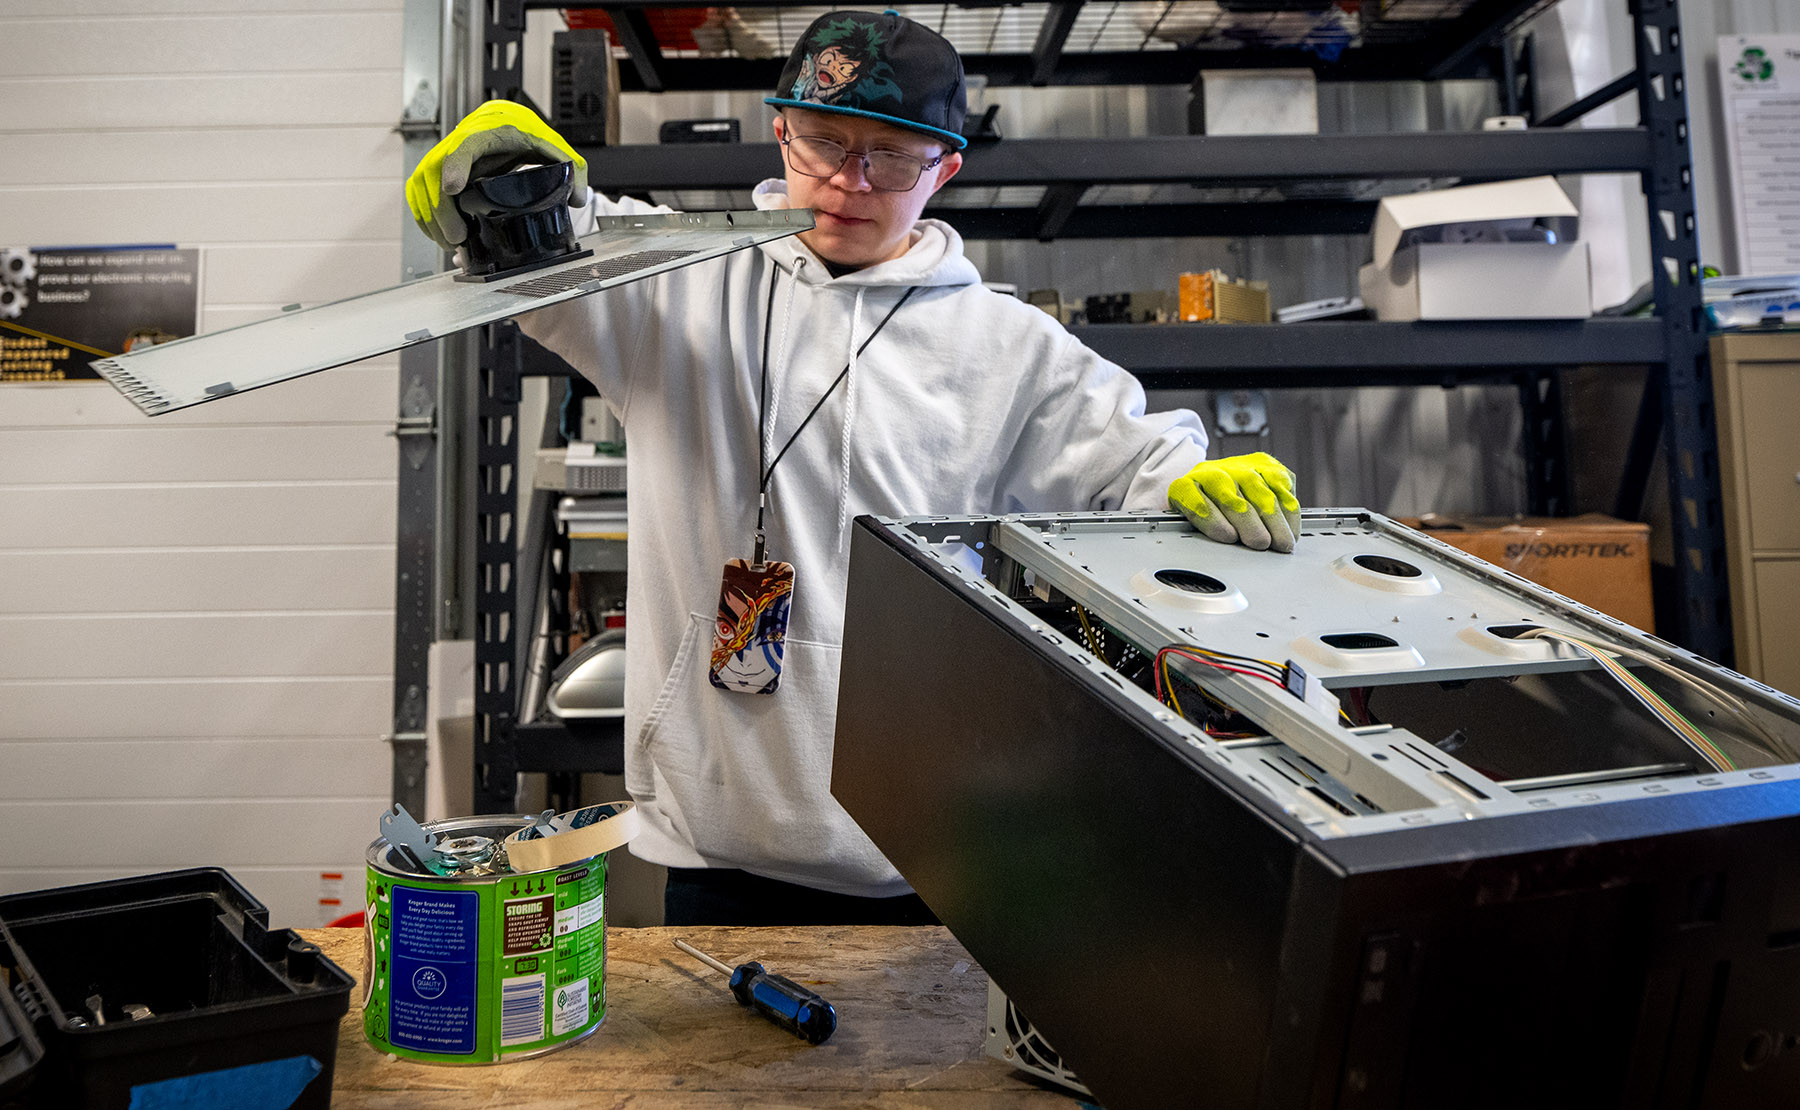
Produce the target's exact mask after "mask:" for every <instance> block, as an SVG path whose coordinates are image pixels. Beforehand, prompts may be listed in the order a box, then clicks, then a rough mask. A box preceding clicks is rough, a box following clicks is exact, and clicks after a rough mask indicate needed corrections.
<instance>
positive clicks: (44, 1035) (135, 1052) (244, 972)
mask: <svg viewBox="0 0 1800 1110" xmlns="http://www.w3.org/2000/svg"><path fill="white" fill-rule="evenodd" d="M0 967H4V968H5V969H6V973H7V976H8V978H9V979H10V980H11V983H12V989H11V990H10V991H7V990H0V1106H4V1107H8V1108H10V1107H12V1106H15V1105H16V1106H24V1107H31V1108H34V1110H35V1108H46V1110H47V1108H49V1107H56V1108H58V1110H62V1108H65V1107H67V1108H78V1107H79V1108H89V1110H102V1108H103V1110H126V1108H127V1107H129V1106H131V1105H132V1103H133V1092H134V1090H135V1091H136V1092H137V1097H138V1105H139V1106H158V1107H160V1106H171V1107H173V1106H181V1105H196V1104H205V1103H207V1100H208V1099H209V1098H210V1099H212V1100H213V1102H212V1104H214V1105H228V1104H229V1105H242V1106H249V1105H258V1106H266V1107H268V1108H269V1110H280V1108H282V1107H286V1106H293V1107H298V1108H306V1107H319V1108H321V1110H322V1108H324V1107H327V1106H329V1105H330V1104H331V1072H332V1068H333V1066H334V1064H335V1063H336V1059H337V1040H338V1022H339V1021H340V1019H342V1018H343V1016H344V1013H345V1011H346V1010H348V1009H349V1006H350V987H351V984H352V980H351V978H350V976H349V975H348V974H346V973H345V972H344V970H343V969H342V968H340V967H338V966H337V965H336V964H334V963H332V962H331V961H330V960H328V959H326V958H325V957H324V956H322V955H321V954H320V953H319V949H318V947H317V946H316V945H313V944H309V943H307V942H306V941H304V940H301V939H300V938H299V937H298V936H296V935H295V934H294V932H293V930H291V929H277V930H273V931H271V930H270V929H269V911H268V910H266V909H264V908H263V905H262V903H260V902H258V901H257V900H256V899H255V898H253V897H252V896H251V895H250V892H249V891H247V890H245V889H244V888H243V887H242V886H240V885H238V882H237V880H236V879H233V878H232V877H231V876H230V875H228V874H226V873H225V872H224V871H222V870H220V869H218V868H216V867H207V868H195V869H193V870H189V871H170V872H166V873H164V874H160V875H145V876H142V877H140V878H133V879H118V880H114V881H112V882H104V883H89V884H86V885H84V886H71V887H60V888H57V889H54V890H40V891H33V892H31V893H28V894H15V895H11V896H9V897H4V898H0ZM95 996H98V999H99V1004H100V1015H101V1017H102V1018H104V1023H103V1024H102V1023H100V1022H98V1021H96V1020H95V1018H94V1016H93V1014H92V1009H91V1007H90V1004H89V999H91V998H94V997H95ZM127 1007H130V1008H132V1009H137V1008H138V1007H147V1008H148V1011H149V1016H141V1017H139V1018H137V1019H134V1018H133V1017H132V1016H131V1013H130V1011H129V1010H127ZM137 1012H138V1013H139V1014H140V1015H141V1014H143V1012H144V1011H143V1010H137ZM228 1092H229V1093H228ZM290 1099H291V1101H284V1100H290Z"/></svg>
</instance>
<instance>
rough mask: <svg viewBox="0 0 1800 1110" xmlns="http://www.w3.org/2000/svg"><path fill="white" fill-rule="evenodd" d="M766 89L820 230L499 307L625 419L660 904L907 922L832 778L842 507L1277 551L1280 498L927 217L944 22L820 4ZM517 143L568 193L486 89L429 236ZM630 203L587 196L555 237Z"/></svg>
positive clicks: (637, 711)
mask: <svg viewBox="0 0 1800 1110" xmlns="http://www.w3.org/2000/svg"><path fill="white" fill-rule="evenodd" d="M765 103H768V104H772V105H774V106H776V107H777V108H779V109H780V114H779V115H778V116H777V118H776V119H775V122H774V128H775V137H776V139H777V141H779V142H780V144H781V147H782V151H783V155H784V159H785V162H786V166H787V172H786V175H785V178H784V179H783V180H771V181H765V182H763V183H762V185H760V186H758V187H757V189H756V194H755V195H756V203H757V206H758V207H759V208H787V207H795V208H810V209H812V210H813V211H814V213H815V219H816V226H815V227H814V228H813V229H812V230H811V231H807V232H804V233H802V234H800V235H799V236H796V237H792V238H788V239H783V240H780V241H778V242H774V243H770V244H767V245H764V246H761V247H758V248H756V249H753V250H746V251H741V252H738V253H736V254H732V255H729V256H727V257H725V258H722V259H718V260H715V261H712V262H708V263H703V264H699V265H695V266H690V267H687V268H685V269H681V270H677V271H673V272H671V273H667V274H664V275H662V276H660V277H658V278H655V279H652V280H648V281H642V282H637V283H635V284H632V285H628V286H625V287H622V288H620V289H618V290H614V291H612V292H609V293H606V294H603V295H599V296H594V297H588V298H584V299H582V300H579V301H575V302H571V303H569V304H566V305H559V306H555V307H553V308H549V309H545V310H542V311H539V312H536V313H532V314H530V315H528V316H525V317H523V318H522V319H521V321H520V323H521V326H522V327H523V328H524V329H525V331H526V332H527V333H528V334H530V335H532V336H533V337H534V338H535V339H537V340H538V341H539V342H541V343H543V344H544V345H545V346H546V347H548V348H549V349H550V350H552V351H554V352H556V353H557V354H559V355H561V356H562V357H563V358H564V359H566V360H568V362H569V363H570V364H571V365H572V366H574V367H575V368H576V369H578V370H580V371H581V372H582V373H583V374H584V375H586V376H587V377H588V378H590V379H591V380H592V381H593V382H594V384H595V385H596V386H597V387H598V388H599V390H600V392H601V394H602V395H603V396H605V397H606V399H607V401H608V402H609V403H610V404H611V405H613V406H614V407H615V408H616V409H617V410H618V413H619V416H620V418H621V419H622V420H623V421H624V423H625V425H626V426H627V427H628V428H629V429H630V436H629V440H628V443H629V446H628V451H629V461H630V465H629V467H628V470H627V475H628V477H627V481H628V483H629V488H628V491H627V492H628V504H629V506H630V514H631V516H630V531H631V546H630V566H629V587H628V588H629V591H630V596H629V598H628V602H627V609H628V611H629V612H630V619H631V625H630V627H631V649H630V651H629V652H628V653H627V662H626V737H627V739H626V751H625V763H626V786H627V789H628V790H629V791H630V792H631V795H632V797H633V798H634V799H636V800H637V802H638V805H639V808H640V810H641V811H642V815H643V818H644V831H643V832H642V833H641V834H640V835H639V837H638V839H637V840H636V841H635V842H634V843H633V845H632V850H633V852H635V853H636V854H638V855H640V856H642V857H644V858H646V859H649V860H651V861H653V862H656V863H661V864H664V865H667V866H668V867H669V868H670V875H669V888H668V894H667V896H666V899H665V906H666V911H667V917H668V920H669V922H670V923H671V924H677V923H707V922H721V923H725V922H730V923H742V924H775V923H800V922H818V923H824V922H876V921H929V920H931V918H930V915H929V912H928V911H927V910H926V909H925V908H924V906H923V905H922V903H920V902H919V901H918V899H917V897H916V896H915V895H911V894H908V893H907V887H906V883H905V881H904V880H902V879H901V877H900V876H899V875H898V874H897V873H896V872H895V871H894V869H893V867H892V866H891V865H890V864H889V863H888V862H887V861H886V860H885V859H884V858H883V857H882V856H881V854H880V853H879V852H878V851H877V850H876V849H875V846H874V845H873V844H872V843H870V842H869V840H868V838H867V837H865V836H864V835H863V834H862V832H861V830H859V829H858V828H857V827H856V825H855V823H854V822H852V821H851V820H850V818H849V816H848V815H847V814H845V813H844V811H843V809H842V808H841V807H839V806H838V804H837V803H836V802H835V801H834V800H833V799H832V797H831V794H830V777H831V751H832V732H833V722H834V719H835V714H836V707H837V683H838V653H839V647H840V644H841V643H842V632H843V620H844V591H845V584H846V576H847V571H848V560H849V526H850V520H851V518H852V517H854V516H856V515H857V514H861V513H875V514H881V515H890V516H903V515H918V514H946V515H954V514H977V513H1006V512H1020V511H1031V510H1054V509H1080V510H1086V509H1093V510H1101V509H1118V508H1127V509H1132V508H1149V509H1162V508H1164V507H1166V506H1169V505H1174V506H1176V507H1177V508H1179V509H1181V510H1182V511H1183V512H1184V513H1186V514H1187V515H1188V516H1189V518H1190V519H1192V520H1193V521H1194V522H1195V524H1196V526H1198V527H1200V528H1201V529H1202V530H1204V531H1205V532H1206V533H1207V534H1208V535H1210V536H1212V537H1213V538H1215V539H1219V540H1222V541H1225V542H1237V541H1240V540H1241V541H1242V542H1244V543H1246V544H1248V545H1249V546H1251V547H1256V548H1268V547H1274V548H1276V549H1277V550H1282V551H1287V550H1292V548H1293V543H1294V537H1295V535H1296V533H1297V532H1298V511H1299V503H1298V502H1297V501H1296V500H1295V499H1294V496H1293V492H1292V490H1293V475H1292V474H1291V473H1289V472H1288V471H1287V470H1286V469H1285V468H1284V467H1282V466H1281V464H1280V463H1278V462H1276V461H1275V460H1274V459H1272V458H1270V457H1269V456H1267V455H1262V454H1258V455H1248V456H1240V457H1237V458H1233V459H1224V460H1219V461H1216V462H1206V461H1204V460H1205V448H1206V434H1205V432H1204V431H1203V430H1202V428H1201V426H1200V423H1199V421H1198V419H1197V418H1196V417H1195V416H1194V414H1193V413H1191V412H1187V411H1185V410H1182V411H1175V412H1166V413H1157V414H1146V413H1145V411H1144V394H1143V390H1142V389H1141V388H1140V387H1139V385H1138V383H1137V382H1136V380H1135V379H1133V378H1132V377H1131V376H1130V375H1129V374H1127V373H1126V372H1125V371H1124V370H1122V369H1120V368H1119V367H1117V366H1115V365H1113V364H1112V363H1109V362H1106V361H1105V360H1103V359H1101V358H1100V357H1098V356H1097V355H1095V354H1094V353H1093V352H1091V351H1089V350H1088V349H1087V348H1086V347H1084V346H1082V345H1081V344H1080V343H1079V342H1077V341H1076V340H1075V339H1074V338H1073V337H1071V336H1070V335H1069V333H1068V332H1067V331H1065V330H1064V329H1063V328H1062V327H1061V326H1060V325H1059V324H1058V323H1057V322H1056V321H1054V320H1053V319H1051V318H1050V317H1049V316H1047V315H1045V314H1044V313H1042V312H1040V311H1039V310H1037V309H1036V308H1033V307H1031V306H1029V305H1026V304H1024V303H1022V302H1020V301H1018V300H1016V299H1014V298H1011V297H1005V296H1002V295H999V294H996V293H993V292H991V291H989V290H987V289H986V288H984V287H983V286H982V285H981V283H980V276H979V275H978V274H977V273H976V271H975V268H974V266H973V265H971V264H970V263H969V262H968V260H967V259H966V258H964V257H963V253H962V240H961V238H960V237H959V236H958V235H957V234H956V232H955V231H953V230H952V229H951V228H950V227H948V226H947V225H945V224H942V223H940V222H938V221H935V220H924V221H921V220H920V219H919V216H920V213H921V212H922V211H923V209H924V207H925V203H926V201H927V200H929V199H930V197H931V195H932V194H933V193H935V192H937V190H938V189H940V188H942V187H943V185H944V184H945V183H946V182H948V181H949V180H950V179H951V178H952V177H954V176H955V175H956V173H957V171H958V170H959V169H960V168H961V166H962V154H961V153H960V152H961V150H962V148H963V146H964V145H965V142H964V140H963V138H962V136H961V134H960V128H961V126H962V121H963V116H964V112H965V104H964V91H963V72H962V62H961V59H960V58H958V57H957V54H956V51H955V50H954V49H953V48H952V47H951V46H950V44H949V43H948V42H946V41H945V40H944V39H943V38H942V37H940V36H938V35H937V34H936V33H934V32H932V31H931V30H929V29H927V28H925V27H923V26H921V25H920V24H917V23H914V22H912V21H910V20H907V19H905V18H903V17H900V16H898V15H896V14H892V13H888V14H883V15H874V14H869V13H864V12H836V13H832V14H830V15H826V16H823V17H821V18H820V19H818V20H817V21H816V22H814V23H813V24H812V26H811V27H809V28H808V29H807V31H806V32H805V33H804V34H803V35H802V36H801V38H800V40H799V42H798V43H797V44H796V46H795V49H794V53H793V56H792V57H791V58H790V59H789V61H788V64H787V67H786V69H785V70H784V71H783V73H782V77H781V82H780V86H779V87H778V88H777V90H776V95H775V96H772V97H769V98H767V100H766V101H765ZM520 155H528V156H534V157H536V158H539V159H541V160H543V161H553V160H554V161H573V162H574V163H575V164H576V167H577V177H578V185H577V195H578V196H580V195H584V194H585V193H586V192H587V189H586V165H585V163H584V162H583V161H582V160H581V159H580V157H579V156H578V155H576V154H575V152H574V151H573V150H572V149H570V148H569V147H568V145H567V144H566V143H564V142H563V141H562V140H561V138H560V137H558V136H557V135H556V134H555V132H553V131H551V130H550V128H549V127H548V126H546V125H545V124H544V123H543V121H542V120H540V119H538V118H537V117H536V116H534V115H532V114H531V113H530V112H529V111H527V110H525V109H523V108H521V107H520V106H518V105H514V104H506V103H502V102H492V103H489V104H486V105H483V106H482V107H481V108H480V109H477V110H476V111H475V112H474V113H472V114H471V115H470V116H469V118H468V119H466V120H464V121H463V123H462V124H461V125H459V126H458V127H457V129H456V130H455V131H454V132H453V133H452V134H451V135H450V136H449V137H447V138H446V139H445V140H444V142H443V143H441V144H439V146H438V147H437V148H436V149H434V150H433V151H432V152H431V153H430V154H429V155H428V156H427V157H426V159H425V160H424V161H423V162H422V163H421V165H420V167H419V169H418V171H417V172H416V173H415V174H414V176H413V178H412V180H411V181H410V182H409V184H408V189H407V193H408V198H409V201H410V202H411V204H412V209H413V213H414V215H415V216H416V217H417V218H418V220H419V224H420V226H421V227H422V228H424V229H425V231H426V232H427V233H428V234H430V235H432V236H433V238H435V239H437V240H438V241H439V242H440V243H442V244H444V245H445V246H446V247H449V246H452V245H454V244H455V243H458V242H460V241H461V240H462V238H463V237H464V236H465V235H466V229H464V227H463V226H462V220H461V219H460V217H459V216H458V215H457V214H456V212H455V205H454V204H453V203H451V198H452V197H453V196H454V194H456V193H457V192H459V191H460V190H461V189H462V188H463V187H464V186H465V185H466V183H467V181H468V180H469V178H470V176H471V173H472V172H478V171H480V170H481V169H482V168H483V167H484V165H492V164H494V163H495V162H497V161H500V160H510V159H516V158H517V157H518V156H520ZM651 211H666V209H656V208H651V207H650V206H648V205H645V204H642V203H640V202H637V201H633V200H628V199H620V200H617V201H613V200H608V199H606V198H604V197H601V196H599V195H597V194H596V195H594V196H592V197H590V198H587V199H586V202H585V205H584V206H583V207H582V209H581V210H580V211H578V212H577V214H576V223H577V231H586V230H587V229H588V228H591V226H592V223H591V219H592V217H593V216H596V215H613V214H630V213H643V212H651ZM765 537H766V553H765V545H764V541H765ZM728 563H729V564H731V565H730V566H729V567H728V566H727V564H728ZM783 565H786V566H789V567H791V573H789V572H788V571H784V570H782V569H781V567H782V566H783ZM722 579H723V586H722ZM947 650H954V648H953V646H950V647H947ZM921 773H922V774H923V773H929V772H928V770H927V769H923V768H922V769H921Z"/></svg>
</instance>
